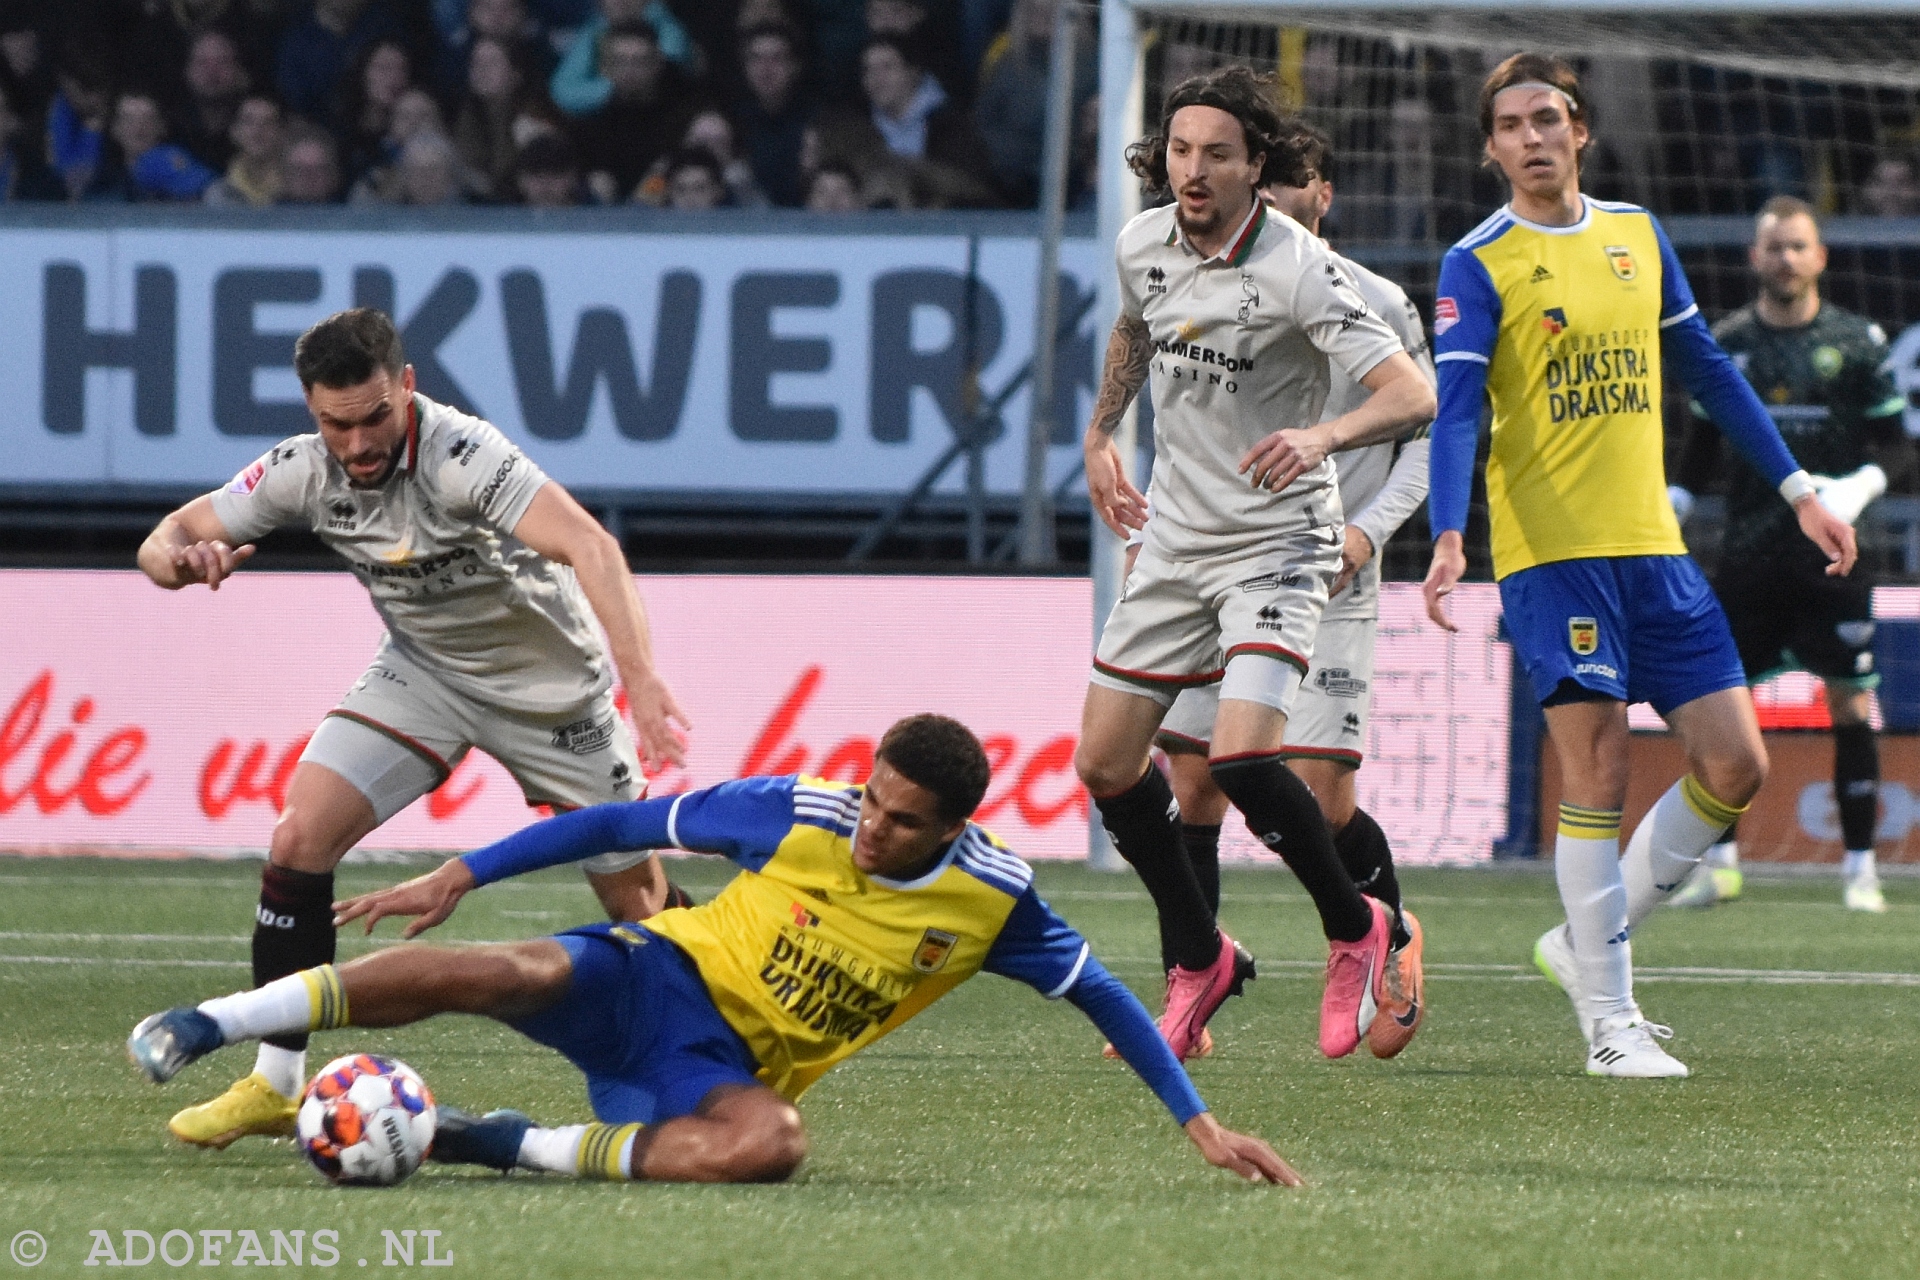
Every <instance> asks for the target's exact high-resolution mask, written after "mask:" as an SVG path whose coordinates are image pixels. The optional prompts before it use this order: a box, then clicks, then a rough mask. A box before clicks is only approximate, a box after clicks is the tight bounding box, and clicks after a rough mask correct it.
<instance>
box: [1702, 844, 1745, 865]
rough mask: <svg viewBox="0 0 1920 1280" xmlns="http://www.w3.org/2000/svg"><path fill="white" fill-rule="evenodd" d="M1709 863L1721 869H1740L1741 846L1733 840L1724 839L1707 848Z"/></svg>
mask: <svg viewBox="0 0 1920 1280" xmlns="http://www.w3.org/2000/svg"><path fill="white" fill-rule="evenodd" d="M1707 865H1708V866H1710V867H1713V868H1714V869H1716V870H1719V871H1738V870H1739V869H1740V846H1739V845H1738V844H1737V843H1735V842H1734V841H1732V840H1722V841H1721V842H1720V843H1719V844H1716V845H1714V846H1713V847H1712V848H1711V849H1708V850H1707Z"/></svg>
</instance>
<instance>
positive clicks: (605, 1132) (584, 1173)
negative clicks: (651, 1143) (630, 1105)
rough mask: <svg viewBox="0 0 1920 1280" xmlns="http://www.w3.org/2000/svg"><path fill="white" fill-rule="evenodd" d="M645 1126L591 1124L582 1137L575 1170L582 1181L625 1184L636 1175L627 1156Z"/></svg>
mask: <svg viewBox="0 0 1920 1280" xmlns="http://www.w3.org/2000/svg"><path fill="white" fill-rule="evenodd" d="M642 1127H643V1126H641V1125H637V1124H597V1123H596V1124H590V1125H588V1126H586V1130H587V1131H586V1132H585V1133H583V1134H581V1135H580V1154H579V1156H577V1157H576V1162H575V1166H574V1171H575V1172H576V1173H577V1174H578V1175H579V1176H580V1177H582V1178H600V1179H603V1180H605V1181H607V1182H623V1181H626V1180H627V1179H629V1178H631V1177H632V1176H633V1175H632V1173H631V1172H629V1171H628V1168H627V1153H628V1152H629V1151H631V1150H632V1149H633V1140H634V1138H636V1137H637V1136H639V1133H640V1130H641V1128H642Z"/></svg>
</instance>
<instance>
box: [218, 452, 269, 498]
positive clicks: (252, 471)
mask: <svg viewBox="0 0 1920 1280" xmlns="http://www.w3.org/2000/svg"><path fill="white" fill-rule="evenodd" d="M266 474H267V464H266V463H265V462H263V461H258V460H256V461H255V462H254V463H253V465H252V466H250V467H248V468H247V469H246V470H245V471H242V472H241V473H240V474H239V475H237V476H235V477H234V478H233V483H232V484H229V485H228V486H227V492H228V493H242V494H244V493H252V492H253V488H254V486H255V485H257V484H259V483H260V478H261V477H262V476H264V475H266Z"/></svg>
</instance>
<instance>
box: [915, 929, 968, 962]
mask: <svg viewBox="0 0 1920 1280" xmlns="http://www.w3.org/2000/svg"><path fill="white" fill-rule="evenodd" d="M959 941H960V938H959V935H957V934H952V933H948V932H947V931H946V930H945V929H929V930H927V931H926V932H925V933H923V934H921V935H920V945H919V946H917V947H915V948H914V950H913V967H914V968H916V969H918V970H919V971H920V972H921V973H938V972H940V969H941V967H942V966H943V965H945V964H946V963H947V957H948V956H950V955H952V954H953V947H954V944H955V943H957V942H959Z"/></svg>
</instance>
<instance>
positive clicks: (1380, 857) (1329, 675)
mask: <svg viewBox="0 0 1920 1280" xmlns="http://www.w3.org/2000/svg"><path fill="white" fill-rule="evenodd" d="M1283 145H1284V146H1286V147H1287V148H1288V149H1289V150H1291V151H1292V152H1293V153H1294V155H1295V156H1296V157H1297V160H1298V165H1299V172H1298V173H1297V174H1294V175H1289V178H1287V179H1282V180H1281V181H1279V182H1275V183H1272V184H1270V185H1268V186H1265V187H1263V188H1261V192H1260V194H1261V196H1262V197H1263V198H1264V199H1265V200H1266V201H1267V203H1268V204H1269V205H1271V206H1272V207H1273V208H1275V209H1277V210H1278V211H1280V212H1281V213H1284V214H1286V215H1287V216H1288V217H1290V218H1292V219H1293V220H1294V221H1295V222H1298V223H1299V224H1300V225H1301V226H1303V227H1305V228H1306V229H1307V230H1309V231H1311V232H1313V233H1314V234H1315V235H1318V234H1319V233H1320V223H1321V220H1322V219H1323V218H1325V217H1326V216H1327V212H1328V210H1329V209H1331V208H1332V206H1333V180H1332V177H1331V170H1332V159H1333V157H1332V144H1331V143H1330V142H1329V141H1328V139H1327V137H1326V135H1324V134H1322V133H1321V132H1320V131H1319V130H1317V129H1315V128H1313V127H1312V126H1311V125H1308V124H1306V123H1304V122H1302V121H1289V122H1288V123H1287V124H1286V125H1285V126H1284V138H1283ZM1295 177H1297V178H1298V180H1299V185H1293V183H1292V181H1291V179H1292V178H1295ZM1335 261H1337V262H1338V263H1339V264H1340V267H1341V269H1342V270H1344V271H1345V272H1346V273H1347V278H1348V279H1350V280H1351V281H1352V282H1353V284H1354V287H1355V288H1357V289H1358V290H1359V291H1360V295H1361V297H1363V298H1365V299H1366V302H1367V306H1368V307H1369V308H1370V309H1371V310H1372V311H1373V313H1374V314H1375V315H1377V316H1379V317H1380V318H1381V319H1383V320H1385V321H1386V322H1387V323H1388V324H1390V325H1392V326H1393V329H1394V332H1396V333H1397V334H1399V335H1400V342H1401V345H1402V346H1403V347H1405V349H1406V351H1407V353H1408V354H1409V355H1411V356H1412V357H1413V358H1414V360H1415V362H1416V363H1417V364H1419V366H1420V371H1421V373H1422V374H1423V375H1424V376H1425V377H1426V378H1427V380H1428V381H1429V382H1431V381H1432V380H1433V362H1432V360H1431V359H1430V358H1429V355H1428V352H1427V335H1426V330H1425V328H1424V327H1423V326H1422V324H1421V322H1420V313H1419V312H1418V311H1417V310H1415V309H1414V305H1413V303H1412V302H1411V301H1410V300H1409V299H1408V298H1407V295H1406V292H1405V291H1404V290H1402V289H1401V288H1400V286H1398V285H1396V284H1394V283H1393V282H1392V281H1390V280H1387V279H1385V278H1384V277H1382V276H1379V275H1376V274H1374V273H1373V272H1371V271H1369V270H1367V269H1366V268H1365V267H1362V266H1360V265H1359V264H1358V263H1355V262H1352V261H1349V260H1348V259H1346V258H1342V257H1339V256H1338V255H1335ZM1330 373H1331V374H1332V378H1333V387H1332V390H1331V391H1330V392H1329V393H1328V395H1327V403H1326V408H1325V409H1324V410H1323V411H1322V412H1323V415H1324V417H1325V418H1326V419H1328V420H1331V419H1334V418H1338V417H1341V416H1343V415H1345V414H1346V413H1347V412H1349V411H1350V410H1351V409H1352V408H1353V407H1354V406H1356V405H1358V404H1359V403H1360V402H1361V401H1363V400H1365V399H1366V397H1367V395H1368V392H1367V389H1366V387H1365V386H1364V385H1362V384H1361V383H1358V382H1355V381H1354V380H1353V379H1351V378H1349V377H1347V376H1346V374H1345V373H1343V372H1342V371H1341V370H1339V369H1332V370H1330ZM1427 445H1428V441H1427V436H1426V433H1425V432H1424V431H1421V432H1418V433H1416V435H1414V436H1413V437H1411V438H1407V439H1403V440H1388V441H1382V442H1380V443H1378V444H1372V445H1367V446H1364V447H1362V448H1358V449H1349V450H1347V451H1345V452H1343V453H1340V454H1337V455H1335V459H1336V469H1337V471H1338V474H1339V486H1340V503H1341V506H1342V507H1344V508H1345V510H1346V513H1347V528H1346V534H1345V537H1344V543H1343V546H1342V550H1341V554H1340V576H1339V577H1338V578H1337V579H1335V581H1334V583H1333V587H1332V591H1331V596H1330V598H1329V599H1328V601H1327V607H1326V612H1325V613H1323V614H1322V615H1321V618H1320V630H1319V634H1318V635H1317V636H1316V638H1315V640H1314V648H1313V661H1312V662H1311V663H1310V664H1309V665H1308V667H1307V677H1306V680H1305V682H1304V683H1302V685H1301V686H1300V690H1299V692H1298V694H1296V695H1295V701H1294V707H1293V712H1292V714H1290V715H1289V716H1288V717H1287V735H1286V743H1285V745H1284V747H1283V748H1282V751H1281V754H1282V755H1283V757H1284V758H1285V759H1286V761H1287V764H1288V767H1290V768H1291V769H1292V770H1293V771H1294V772H1295V773H1296V774H1298V775H1299V776H1300V780H1301V781H1302V782H1305V783H1306V784H1307V786H1308V787H1309V788H1311V789H1312V791H1313V794H1314V798H1315V799H1316V800H1318V801H1319V802H1320V811H1321V813H1323V814H1324V815H1325V816H1326V819H1327V825H1328V826H1329V827H1331V828H1332V830H1333V845H1334V848H1335V849H1336V850H1338V851H1339V854H1340V861H1341V862H1342V863H1343V864H1344V865H1345V866H1346V868H1347V873H1348V874H1349V875H1350V876H1352V877H1353V881H1354V885H1355V887H1356V888H1358V889H1359V890H1360V891H1361V892H1362V893H1364V894H1366V895H1367V896H1368V897H1371V898H1377V899H1379V901H1380V902H1382V903H1384V904H1385V905H1386V907H1387V909H1388V910H1389V911H1391V912H1393V913H1394V920H1393V935H1392V938H1393V940H1392V944H1391V949H1390V957H1389V961H1388V968H1387V984H1386V988H1387V989H1386V997H1385V998H1384V999H1383V1000H1382V1001H1381V1002H1380V1006H1379V1009H1378V1011H1377V1012H1376V1013H1375V1015H1374V1018H1373V1021H1372V1022H1371V1023H1370V1024H1369V1025H1368V1027H1367V1036H1366V1039H1367V1047H1368V1049H1369V1050H1371V1051H1372V1052H1373V1053H1374V1054H1375V1056H1377V1057H1382V1058H1390V1057H1393V1056H1394V1055H1395V1054H1397V1053H1399V1052H1400V1051H1401V1050H1402V1049H1404V1048H1405V1047H1406V1046H1407V1044H1408V1042H1409V1041H1411V1040H1412V1039H1413V1035H1414V1032H1415V1031H1417V1030H1418V1029H1419V1025H1420V1020H1421V1018H1422V1017H1423V1016H1424V1012H1425V991H1424V982H1423V980H1422V975H1421V968H1420V952H1421V945H1422V938H1421V933H1420V922H1419V920H1417V919H1416V918H1415V917H1414V916H1413V914H1412V913H1411V912H1409V911H1406V910H1405V909H1404V908H1403V906H1402V904H1401V901H1400V883H1399V879H1398V877H1397V876H1396V875H1395V874H1394V867H1393V853H1392V849H1391V847H1390V846H1389V845H1388V843H1387V836H1386V833H1385V832H1384V831H1382V830H1381V829H1380V824H1379V823H1378V822H1375V821H1374V819H1373V816H1372V815H1371V814H1369V813H1367V811H1366V810H1364V809H1362V808H1360V806H1359V803H1358V800H1357V798H1356V797H1355V795H1354V774H1355V773H1356V772H1357V771H1358V770H1359V768H1360V762H1361V759H1362V753H1363V750H1364V748H1365V744H1366V730H1367V712H1368V710H1369V708H1370V706H1371V703H1372V684H1373V645H1374V632H1375V630H1376V628H1377V627H1378V625H1379V618H1380V567H1379V560H1378V555H1379V549H1380V548H1381V547H1382V546H1384V545H1385V544H1386V541H1387V539H1389V538H1391V537H1392V536H1393V535H1394V533H1395V532H1396V531H1397V530H1398V529H1399V528H1400V526H1401V524H1402V523H1404V522H1405V520H1406V518H1407V517H1408V516H1409V515H1411V514H1412V513H1413V512H1414V510H1415V509H1416V508H1418V507H1419V505H1420V503H1421V502H1422V501H1424V500H1425V498H1426V496H1427ZM1147 499H1148V504H1149V506H1151V504H1152V499H1153V491H1152V490H1151V489H1149V490H1148V491H1147ZM1148 524H1149V525H1151V524H1152V519H1151V517H1149V519H1148ZM1144 541H1145V531H1144V530H1136V531H1135V532H1134V534H1133V536H1132V537H1131V538H1130V539H1129V540H1128V545H1127V554H1128V557H1129V559H1128V562H1127V563H1128V567H1129V568H1131V567H1132V563H1133V560H1132V557H1134V556H1137V555H1138V554H1139V547H1140V546H1141V544H1142V543H1143V542H1144ZM1218 709H1219V697H1218V693H1217V690H1216V688H1215V686H1213V685H1202V686H1200V687H1198V688H1193V689H1183V690H1181V691H1180V695H1179V697H1177V698H1176V699H1174V703H1173V706H1172V707H1171V708H1170V709H1169V710H1168V711H1167V716H1166V719H1165V720H1163V721H1161V723H1160V732H1159V734H1158V735H1157V736H1156V737H1155V740H1154V741H1155V744H1156V745H1157V746H1159V747H1160V749H1161V750H1162V751H1164V752H1166V754H1167V764H1168V772H1169V773H1170V775H1171V781H1172V784H1173V794H1174V799H1175V800H1177V801H1178V802H1179V806H1180V843H1181V847H1182V849H1183V850H1184V851H1185V852H1186V855H1187V860H1188V861H1189V862H1190V863H1191V864H1192V865H1193V871H1194V876H1195V878H1197V879H1198V880H1199V882H1200V888H1201V891H1202V892H1203V893H1205V894H1206V896H1207V902H1208V905H1209V906H1211V907H1212V908H1213V909H1214V912H1215V913H1216V915H1217V914H1218V912H1219V909H1220V852H1219V849H1220V828H1221V823H1222V821H1223V820H1224V819H1225V817H1226V813H1227V809H1228V807H1229V805H1228V801H1227V797H1226V794H1225V793H1224V792H1222V791H1221V790H1220V788H1219V786H1218V785H1216V784H1215V783H1214V781H1213V774H1212V772H1211V771H1210V770H1209V769H1208V767H1207V753H1208V748H1209V744H1210V739H1211V738H1212V735H1213V721H1214V717H1215V715H1216V713H1217V711H1218ZM1161 950H1162V964H1163V967H1164V968H1166V969H1169V970H1170V969H1172V967H1173V965H1174V964H1175V960H1174V958H1173V956H1172V954H1171V950H1170V948H1169V946H1168V945H1167V943H1166V941H1165V939H1164V937H1163V940H1162V947H1161ZM1212 1045H1213V1038H1212V1035H1211V1033H1209V1032H1207V1031H1204V1030H1203V1031H1202V1032H1201V1034H1200V1038H1199V1041H1198V1045H1197V1047H1196V1050H1195V1052H1196V1054H1198V1055H1202V1056H1204V1055H1205V1054H1206V1053H1208V1052H1211V1050H1212Z"/></svg>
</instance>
